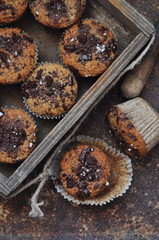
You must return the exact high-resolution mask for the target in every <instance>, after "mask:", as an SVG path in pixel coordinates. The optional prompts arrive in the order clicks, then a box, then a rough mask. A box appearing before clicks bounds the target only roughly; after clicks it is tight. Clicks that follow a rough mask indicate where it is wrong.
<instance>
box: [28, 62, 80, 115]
mask: <svg viewBox="0 0 159 240" xmlns="http://www.w3.org/2000/svg"><path fill="white" fill-rule="evenodd" d="M77 88H78V87H77V82H76V80H75V78H74V76H73V75H72V73H71V72H70V70H69V69H67V68H64V67H63V66H61V65H59V64H56V63H45V64H43V65H40V66H39V67H37V68H36V69H35V70H34V71H33V73H32V74H31V76H30V77H29V78H28V79H27V80H26V81H25V82H24V84H23V92H24V95H25V98H26V99H25V103H26V105H27V107H28V108H29V109H30V110H31V112H32V113H34V114H36V116H42V117H44V118H45V117H47V118H54V117H58V116H61V115H62V114H64V113H66V112H67V111H68V110H69V109H70V108H71V107H72V105H73V104H74V103H75V100H76V97H77Z"/></svg>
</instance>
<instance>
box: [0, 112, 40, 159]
mask: <svg viewBox="0 0 159 240" xmlns="http://www.w3.org/2000/svg"><path fill="white" fill-rule="evenodd" d="M35 140H36V125H35V123H34V122H33V120H32V119H31V118H30V117H29V116H28V114H27V113H25V112H24V111H23V110H20V109H9V108H3V109H1V110H0V162H2V163H16V162H19V161H22V160H24V159H26V158H27V157H28V156H29V154H30V153H31V152H32V151H33V149H34V147H35Z"/></svg>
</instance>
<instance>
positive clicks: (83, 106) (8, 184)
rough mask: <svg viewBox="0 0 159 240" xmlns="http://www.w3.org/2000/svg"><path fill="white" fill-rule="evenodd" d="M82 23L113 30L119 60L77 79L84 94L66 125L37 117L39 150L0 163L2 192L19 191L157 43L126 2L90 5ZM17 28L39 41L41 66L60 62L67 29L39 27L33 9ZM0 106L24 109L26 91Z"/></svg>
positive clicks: (5, 91) (3, 93) (2, 92)
mask: <svg viewBox="0 0 159 240" xmlns="http://www.w3.org/2000/svg"><path fill="white" fill-rule="evenodd" d="M82 18H95V19H98V20H100V21H101V22H103V23H105V24H106V25H108V26H109V27H110V28H112V30H113V31H114V33H115V35H116V37H117V40H118V57H117V59H116V60H115V61H114V62H113V64H112V65H111V66H110V67H109V69H108V70H107V71H105V72H104V73H103V74H102V75H101V76H100V77H99V78H93V79H90V78H88V79H84V78H80V77H78V76H77V81H78V85H79V95H78V99H77V103H76V104H75V105H74V107H73V108H72V109H71V110H70V111H69V112H68V113H67V115H66V116H65V117H64V118H63V119H61V120H43V119H39V118H35V121H36V122H37V125H38V139H39V140H38V146H37V147H36V149H35V150H34V151H33V152H32V154H31V155H30V156H29V157H28V158H27V159H26V160H25V161H23V163H21V164H20V165H5V164H0V193H1V194H2V195H6V196H7V195H9V194H10V193H11V192H12V191H13V190H15V189H16V188H17V187H18V186H19V185H20V184H21V183H22V182H23V181H24V179H26V177H27V176H28V175H29V174H30V173H31V172H32V171H33V169H34V168H35V167H36V166H37V165H38V164H39V163H40V162H41V161H42V160H43V159H44V157H45V156H46V155H47V154H48V153H49V152H50V150H52V149H53V148H55V147H56V145H57V144H58V142H59V141H60V140H61V139H62V138H63V137H64V136H66V134H67V133H68V131H70V130H71V129H72V128H74V127H75V126H76V125H77V123H78V122H79V121H82V119H83V117H84V116H85V115H86V114H88V113H89V112H90V111H91V110H92V108H93V107H94V106H95V105H96V104H97V103H98V102H99V101H100V100H101V98H102V97H103V96H104V95H105V94H106V93H107V92H108V91H109V90H110V89H111V88H112V86H114V85H115V84H116V82H117V81H118V80H119V75H120V74H121V73H122V72H123V70H124V69H125V68H126V67H127V66H128V65H129V64H130V63H131V61H132V60H134V58H135V57H136V56H137V54H139V52H141V50H142V49H143V48H144V46H145V45H146V44H147V43H148V42H149V41H150V39H151V38H152V36H153V34H154V32H155V29H154V27H153V25H152V24H151V23H149V22H148V21H147V20H146V19H145V18H144V17H143V16H142V15H141V14H139V13H138V12H137V11H136V10H135V9H134V8H133V7H131V6H130V5H129V4H128V3H126V2H125V1H124V0H98V1H97V0H96V1H93V0H88V5H87V10H86V11H85V13H84V15H83V17H82ZM13 26H17V27H21V28H22V29H24V31H26V32H28V33H29V34H30V35H31V36H32V37H33V38H34V39H35V41H36V42H37V45H38V49H39V61H38V62H41V61H54V62H61V60H60V57H59V52H58V43H59V40H60V37H61V34H62V32H63V31H62V30H55V29H48V28H46V27H44V26H43V25H41V24H40V23H38V22H37V21H36V20H35V19H34V17H33V16H32V15H31V13H30V12H29V10H28V11H27V12H26V14H25V15H24V16H23V17H22V18H21V19H20V20H19V21H18V22H16V23H15V24H13ZM0 105H1V106H8V107H9V106H17V107H20V108H22V109H25V110H26V108H25V106H24V104H23V101H22V93H21V86H20V84H18V85H12V86H1V88H0Z"/></svg>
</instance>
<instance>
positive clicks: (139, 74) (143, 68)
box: [121, 22, 159, 98]
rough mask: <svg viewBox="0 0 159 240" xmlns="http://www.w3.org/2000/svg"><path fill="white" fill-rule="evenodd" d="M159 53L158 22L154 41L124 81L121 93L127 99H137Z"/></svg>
mask: <svg viewBox="0 0 159 240" xmlns="http://www.w3.org/2000/svg"><path fill="white" fill-rule="evenodd" d="M158 53H159V22H158V23H157V28H156V39H155V41H154V43H153V45H152V46H151V48H150V50H149V51H148V53H147V54H146V56H145V57H144V58H143V59H142V62H141V63H140V64H139V65H137V66H136V67H135V68H134V69H133V70H132V71H131V72H130V73H128V75H127V76H126V78H125V79H124V81H123V83H122V85H121V91H122V93H123V94H124V96H125V97H127V98H135V97H138V96H139V95H140V93H141V91H142V89H143V87H144V85H145V83H146V81H147V80H148V79H149V77H150V74H151V72H152V70H153V67H154V65H155V61H156V59H157V56H158Z"/></svg>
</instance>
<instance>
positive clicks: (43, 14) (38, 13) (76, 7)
mask: <svg viewBox="0 0 159 240" xmlns="http://www.w3.org/2000/svg"><path fill="white" fill-rule="evenodd" d="M86 3H87V0H78V1H76V0H71V1H46V0H45V1H44V0H34V1H29V8H30V10H31V12H32V14H33V15H34V17H35V19H36V20H37V21H38V22H40V23H41V24H43V25H45V26H47V27H51V28H61V29H62V28H66V27H69V26H70V25H72V24H74V23H75V22H77V21H78V19H80V18H81V16H82V14H83V12H84V10H85V8H86Z"/></svg>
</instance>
